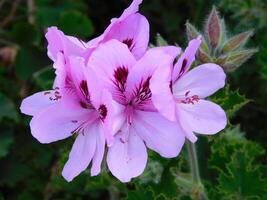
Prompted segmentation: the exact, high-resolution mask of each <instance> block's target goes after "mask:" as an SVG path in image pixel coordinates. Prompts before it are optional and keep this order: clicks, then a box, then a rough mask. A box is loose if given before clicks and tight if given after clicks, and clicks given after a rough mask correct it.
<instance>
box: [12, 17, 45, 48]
mask: <svg viewBox="0 0 267 200" xmlns="http://www.w3.org/2000/svg"><path fill="white" fill-rule="evenodd" d="M11 35H12V36H13V38H14V40H15V41H16V42H18V43H19V44H21V45H24V46H30V45H32V44H38V43H39V42H40V39H41V34H40V31H37V30H36V28H35V27H34V26H33V25H31V24H29V23H27V22H18V23H16V24H14V25H13V26H12V30H11Z"/></svg>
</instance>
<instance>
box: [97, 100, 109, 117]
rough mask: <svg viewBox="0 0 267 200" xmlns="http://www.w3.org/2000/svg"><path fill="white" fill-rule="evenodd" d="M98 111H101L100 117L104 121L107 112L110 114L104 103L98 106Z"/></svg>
mask: <svg viewBox="0 0 267 200" xmlns="http://www.w3.org/2000/svg"><path fill="white" fill-rule="evenodd" d="M98 112H99V118H100V119H101V120H102V121H104V120H105V118H106V116H107V114H108V109H107V107H106V106H105V105H104V104H101V105H100V106H99V108H98Z"/></svg>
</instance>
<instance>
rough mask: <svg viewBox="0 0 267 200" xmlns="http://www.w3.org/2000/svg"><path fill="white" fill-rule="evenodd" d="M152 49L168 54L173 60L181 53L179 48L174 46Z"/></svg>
mask: <svg viewBox="0 0 267 200" xmlns="http://www.w3.org/2000/svg"><path fill="white" fill-rule="evenodd" d="M153 49H160V50H162V51H164V53H166V54H169V55H170V56H171V57H172V58H173V59H175V58H176V57H177V56H178V55H179V54H180V53H181V48H180V47H176V46H161V47H154V48H153Z"/></svg>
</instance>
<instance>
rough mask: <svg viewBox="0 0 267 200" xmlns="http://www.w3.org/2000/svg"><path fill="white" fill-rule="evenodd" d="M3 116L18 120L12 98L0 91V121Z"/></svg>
mask: <svg viewBox="0 0 267 200" xmlns="http://www.w3.org/2000/svg"><path fill="white" fill-rule="evenodd" d="M3 118H8V119H12V120H14V121H18V113H17V110H16V108H15V105H14V103H13V102H12V100H11V99H9V98H8V97H7V96H5V95H4V94H2V93H0V121H1V120H2V119H3Z"/></svg>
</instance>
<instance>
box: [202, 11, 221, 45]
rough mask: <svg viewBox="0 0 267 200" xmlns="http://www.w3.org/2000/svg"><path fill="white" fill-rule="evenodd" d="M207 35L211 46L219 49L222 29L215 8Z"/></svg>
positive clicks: (208, 25) (207, 26) (206, 30)
mask: <svg viewBox="0 0 267 200" xmlns="http://www.w3.org/2000/svg"><path fill="white" fill-rule="evenodd" d="M205 33H206V34H207V38H208V41H209V43H210V45H211V46H212V47H213V48H216V47H218V45H219V43H220V40H221V36H222V27H221V23H220V19H219V15H218V12H217V10H216V8H215V7H213V9H212V11H211V13H210V15H209V17H208V20H207V24H206V29H205Z"/></svg>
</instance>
